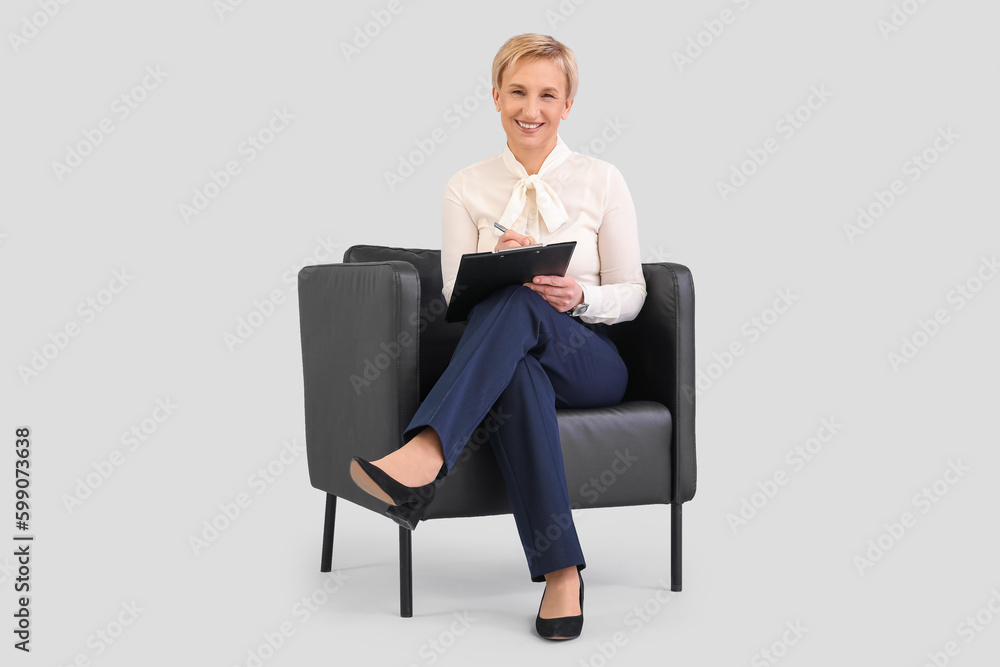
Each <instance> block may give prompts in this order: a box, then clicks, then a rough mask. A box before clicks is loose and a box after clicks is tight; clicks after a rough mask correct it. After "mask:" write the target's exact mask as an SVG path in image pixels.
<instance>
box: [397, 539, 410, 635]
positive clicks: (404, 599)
mask: <svg viewBox="0 0 1000 667" xmlns="http://www.w3.org/2000/svg"><path fill="white" fill-rule="evenodd" d="M412 539H413V531H411V530H407V529H406V528H403V527H402V526H400V527H399V615H400V616H402V617H403V618H410V617H412V616H413V548H412V547H413V542H412Z"/></svg>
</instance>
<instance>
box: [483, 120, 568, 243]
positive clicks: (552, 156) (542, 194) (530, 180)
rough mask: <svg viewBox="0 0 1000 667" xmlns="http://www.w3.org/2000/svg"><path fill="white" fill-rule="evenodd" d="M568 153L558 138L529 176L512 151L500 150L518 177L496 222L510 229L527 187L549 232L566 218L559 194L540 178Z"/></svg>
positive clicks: (519, 214) (519, 212)
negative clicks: (533, 190) (533, 194)
mask: <svg viewBox="0 0 1000 667" xmlns="http://www.w3.org/2000/svg"><path fill="white" fill-rule="evenodd" d="M569 153H570V150H569V148H568V147H567V146H566V144H565V143H563V141H562V139H560V140H559V142H558V143H557V144H556V147H555V148H553V149H552V152H551V153H549V156H548V157H547V158H545V162H543V163H542V168H541V169H539V170H538V173H537V174H532V175H530V176H529V175H528V172H527V170H525V168H524V165H522V164H521V163H520V162H518V161H517V158H515V157H514V154H513V153H511V152H510V148H507V149H505V150H504V156H503V157H504V163H505V164H506V165H507V168H508V169H509V170H510V171H511V173H513V174H514V175H515V176H520V180H518V182H517V183H515V184H514V191H513V192H512V193H511V195H510V200H509V201H508V202H507V208H506V209H504V212H503V215H502V216H500V220H499V221H498V222H499V223H500V224H501V225H503V226H504V227H506V228H507V229H510V228H511V225H513V223H514V222H516V221H517V219H518V218H519V217H521V213H522V212H523V211H524V206H525V204H527V202H528V188H534V189H535V203H536V204H537V205H538V212H539V213H541V214H542V219H543V220H545V227H546V228H547V229H548V230H549V232H552V231H555V230H556V229H557V228H558V227H559V226H560V225H562V224H563V223H564V222H566V221H567V220H568V219H569V214H568V213H567V212H566V207H565V206H563V203H562V201H560V199H559V195H557V194H556V191H555V190H553V189H552V186H551V185H549V184H548V183H547V182H546V181H545V178H544V177H545V176H546V175H548V174H550V173H552V171H553V170H554V169H555V168H556V167H558V166H559V165H560V164H562V163H563V162H564V161H565V160H566V158H568V157H569Z"/></svg>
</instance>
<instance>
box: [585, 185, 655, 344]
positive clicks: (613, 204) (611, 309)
mask: <svg viewBox="0 0 1000 667" xmlns="http://www.w3.org/2000/svg"><path fill="white" fill-rule="evenodd" d="M606 192H607V198H606V203H605V208H604V217H603V218H602V220H601V226H600V228H599V229H598V232H597V252H598V256H599V257H600V263H601V268H600V275H601V284H600V285H599V286H597V285H584V286H583V291H584V302H585V303H587V304H589V307H588V308H587V312H585V313H584V314H583V315H581V316H580V319H581V320H583V321H584V322H589V323H597V322H603V323H604V324H614V323H615V322H627V321H629V320H633V319H635V316H636V315H638V314H639V310H640V309H641V308H642V304H643V303H644V302H645V300H646V280H645V279H644V278H643V276H642V261H641V259H640V257H639V229H638V225H637V223H636V216H635V204H634V203H633V202H632V195H631V193H630V192H629V190H628V186H627V185H626V184H625V178H624V177H623V176H622V174H621V172H620V171H618V169H617V168H615V167H614V166H612V167H611V168H610V169H609V170H608V183H607V189H606Z"/></svg>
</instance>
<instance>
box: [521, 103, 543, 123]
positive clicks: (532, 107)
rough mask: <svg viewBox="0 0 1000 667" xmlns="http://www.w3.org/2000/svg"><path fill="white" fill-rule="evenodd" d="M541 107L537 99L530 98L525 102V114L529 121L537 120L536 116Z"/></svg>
mask: <svg viewBox="0 0 1000 667" xmlns="http://www.w3.org/2000/svg"><path fill="white" fill-rule="evenodd" d="M540 106H541V105H540V103H539V102H538V100H537V99H535V98H533V97H529V98H528V99H527V100H525V102H524V112H525V114H526V115H527V116H528V118H529V119H531V120H534V119H535V118H536V115H537V114H538V109H539V107H540Z"/></svg>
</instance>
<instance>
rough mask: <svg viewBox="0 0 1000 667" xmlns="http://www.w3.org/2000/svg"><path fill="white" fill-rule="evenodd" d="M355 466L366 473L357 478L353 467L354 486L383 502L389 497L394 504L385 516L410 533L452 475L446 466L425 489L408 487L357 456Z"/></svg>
mask: <svg viewBox="0 0 1000 667" xmlns="http://www.w3.org/2000/svg"><path fill="white" fill-rule="evenodd" d="M353 464H354V465H356V466H357V471H359V472H360V473H362V474H361V475H356V474H355V473H356V470H355V467H354V465H352V468H351V477H352V478H353V479H354V482H355V483H356V484H357V485H358V486H360V487H361V488H362V489H363V490H364V491H366V492H368V493H369V494H371V495H374V496H375V497H377V498H380V499H381V500H385V498H384V497H383V496H388V497H389V498H390V500H391V501H392V502H391V503H390V504H389V505H388V507H386V510H385V515H386V516H388V517H389V518H390V519H392V520H393V521H395V522H396V523H398V524H399V525H400V526H402V527H404V528H406V529H408V530H415V529H416V527H417V523H418V522H419V521H420V519H421V517H423V515H424V510H425V509H426V508H427V506H428V505H430V504H431V501H433V500H434V495H435V492H436V491H437V486H438V482H440V481H441V480H442V479H444V477H445V476H446V475H447V474H448V466H447V464H442V465H441V470H439V471H438V474H437V477H435V478H434V481H432V482H430V483H428V484H424V485H423V486H404V485H402V484H400V483H399V482H397V481H396V480H395V479H393V478H392V477H390V476H389V475H387V474H386V473H385V472H383V471H382V470H381V469H380V468H379V467H377V466H374V465H372V464H371V463H369V462H368V461H366V460H364V459H363V458H361V457H358V456H355V457H354V459H353Z"/></svg>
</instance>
